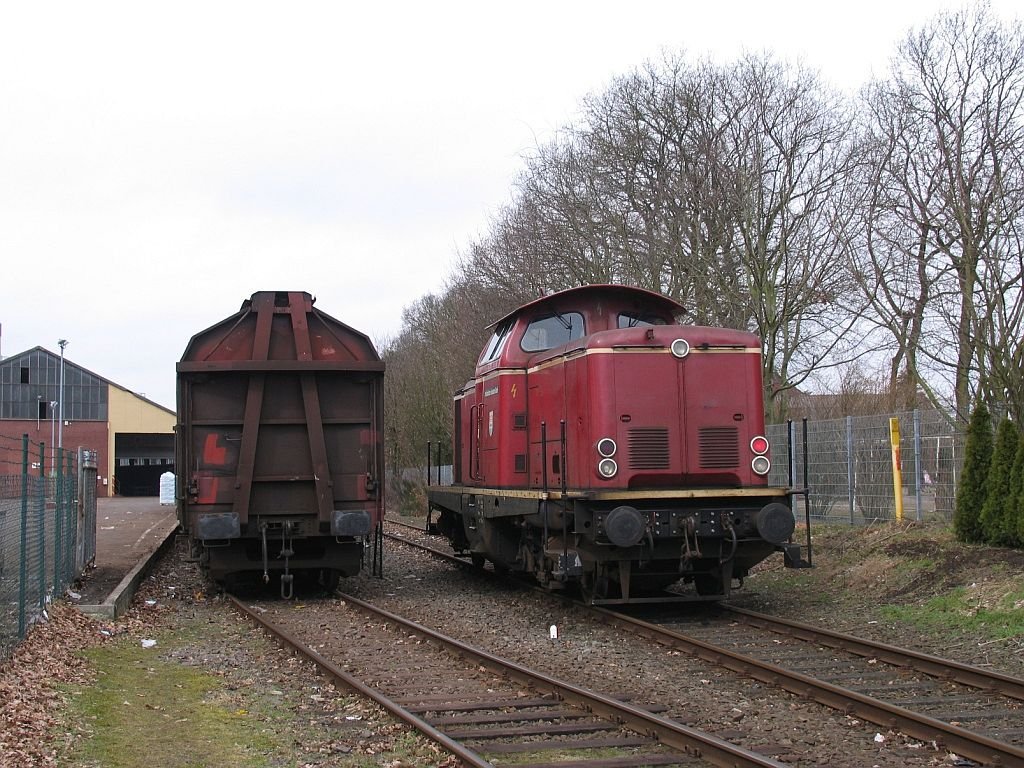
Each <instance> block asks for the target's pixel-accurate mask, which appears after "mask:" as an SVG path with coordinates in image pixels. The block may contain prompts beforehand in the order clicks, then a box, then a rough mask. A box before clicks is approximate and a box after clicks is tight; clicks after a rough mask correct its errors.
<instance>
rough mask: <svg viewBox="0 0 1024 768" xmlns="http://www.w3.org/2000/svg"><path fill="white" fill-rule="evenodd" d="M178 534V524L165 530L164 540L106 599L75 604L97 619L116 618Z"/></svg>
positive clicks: (83, 611) (87, 614)
mask: <svg viewBox="0 0 1024 768" xmlns="http://www.w3.org/2000/svg"><path fill="white" fill-rule="evenodd" d="M177 535H178V526H174V528H172V529H171V530H169V531H168V532H167V535H166V536H165V537H164V540H163V541H161V542H160V544H158V545H157V547H156V549H154V550H153V551H152V552H150V553H149V554H148V555H146V556H145V557H144V558H142V559H141V560H140V561H139V562H138V563H137V564H136V565H135V567H134V568H132V569H131V571H129V572H128V574H127V575H126V576H125V577H124V578H123V579H121V583H120V584H118V585H117V586H116V587H115V588H114V591H113V592H111V593H110V595H109V596H108V597H107V599H106V600H104V601H103V602H102V603H98V604H93V605H78V606H75V607H76V608H78V610H80V611H81V612H82V613H84V614H85V615H86V616H93V617H95V618H98V619H116V618H117V617H118V616H120V615H121V614H123V613H124V611H125V609H126V608H127V607H128V604H129V603H130V602H131V601H132V598H133V597H135V592H136V590H138V588H139V584H141V583H142V580H143V579H144V578H145V577H146V574H147V573H149V569H150V568H152V567H153V563H155V562H156V560H157V558H158V557H160V555H162V554H163V553H164V552H165V551H166V550H167V548H168V547H169V546H171V545H172V544H173V542H174V538H175V537H176V536H177Z"/></svg>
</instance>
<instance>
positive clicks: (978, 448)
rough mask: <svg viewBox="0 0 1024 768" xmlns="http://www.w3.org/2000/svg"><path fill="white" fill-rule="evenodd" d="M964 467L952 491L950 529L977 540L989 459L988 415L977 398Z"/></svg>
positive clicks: (989, 422) (961, 537) (972, 415)
mask: <svg viewBox="0 0 1024 768" xmlns="http://www.w3.org/2000/svg"><path fill="white" fill-rule="evenodd" d="M964 453H965V456H964V469H963V474H962V475H961V478H960V487H959V488H958V489H957V492H956V511H955V512H954V513H953V529H954V530H955V531H956V536H957V538H958V539H960V540H961V541H966V542H971V543H975V544H977V543H981V542H982V541H983V540H984V537H983V535H982V529H981V508H982V506H983V505H984V503H985V498H986V481H987V479H988V471H989V466H990V465H991V463H992V416H991V415H990V414H989V411H988V407H987V406H986V405H985V403H983V402H979V403H978V405H977V407H976V408H975V409H974V412H973V413H972V414H971V421H970V423H969V424H968V425H967V442H966V445H965V447H964Z"/></svg>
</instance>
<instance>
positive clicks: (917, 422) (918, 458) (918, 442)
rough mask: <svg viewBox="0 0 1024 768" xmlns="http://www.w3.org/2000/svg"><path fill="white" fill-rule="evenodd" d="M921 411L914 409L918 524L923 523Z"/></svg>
mask: <svg viewBox="0 0 1024 768" xmlns="http://www.w3.org/2000/svg"><path fill="white" fill-rule="evenodd" d="M922 473H923V470H922V469H921V411H920V410H919V409H917V408H915V409H914V495H915V496H916V497H917V522H921V517H922V515H921V476H922Z"/></svg>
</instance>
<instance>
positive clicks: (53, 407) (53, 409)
mask: <svg viewBox="0 0 1024 768" xmlns="http://www.w3.org/2000/svg"><path fill="white" fill-rule="evenodd" d="M56 418H57V401H56V400H51V401H50V471H51V472H53V471H54V468H55V467H56V464H55V463H54V462H56V461H57V446H56V444H55V443H54V442H53V426H54V424H55V423H56Z"/></svg>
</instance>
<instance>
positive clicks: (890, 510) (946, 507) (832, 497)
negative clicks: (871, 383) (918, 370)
mask: <svg viewBox="0 0 1024 768" xmlns="http://www.w3.org/2000/svg"><path fill="white" fill-rule="evenodd" d="M892 419H895V420H896V423H897V424H898V427H899V438H900V439H899V446H900V450H899V459H900V461H899V466H900V468H901V474H902V481H901V483H900V490H899V494H898V495H897V492H896V485H895V481H894V467H893V458H892V447H891V440H890V422H891V420H892ZM805 430H806V432H805ZM805 434H806V451H805V448H804V444H805ZM768 439H769V440H771V442H772V445H773V447H774V450H773V458H774V466H773V468H772V474H771V476H770V482H771V483H772V484H773V485H774V484H778V485H788V484H789V483H790V478H792V482H793V485H794V487H805V486H806V487H807V488H808V490H809V495H808V504H809V507H810V509H809V511H810V516H811V517H812V518H814V519H816V520H822V521H826V522H833V523H844V522H845V523H849V524H851V525H858V524H864V523H868V522H872V521H878V520H895V519H897V517H898V516H899V514H898V512H897V499H898V500H899V502H900V503H901V505H902V517H903V519H909V520H939V521H946V522H948V521H950V520H952V519H953V510H954V506H955V499H956V489H957V484H958V482H959V479H960V472H961V468H962V466H963V455H964V441H965V439H966V428H965V427H963V426H960V425H954V424H951V423H950V422H949V421H948V420H947V419H946V418H945V417H944V416H943V415H942V414H941V413H939V412H937V411H918V410H915V411H910V412H906V413H898V414H888V415H875V416H847V417H845V418H842V419H832V420H827V421H806V422H800V423H797V422H790V423H788V424H775V425H772V426H770V427H768ZM787 446H792V451H787V448H786V447H787ZM787 454H788V455H787ZM805 456H806V466H805V461H804V459H805ZM805 478H806V481H805ZM797 503H798V510H796V511H797V513H798V515H800V516H802V515H803V514H804V513H805V511H807V510H806V508H805V507H804V505H803V500H802V499H800V497H797Z"/></svg>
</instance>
